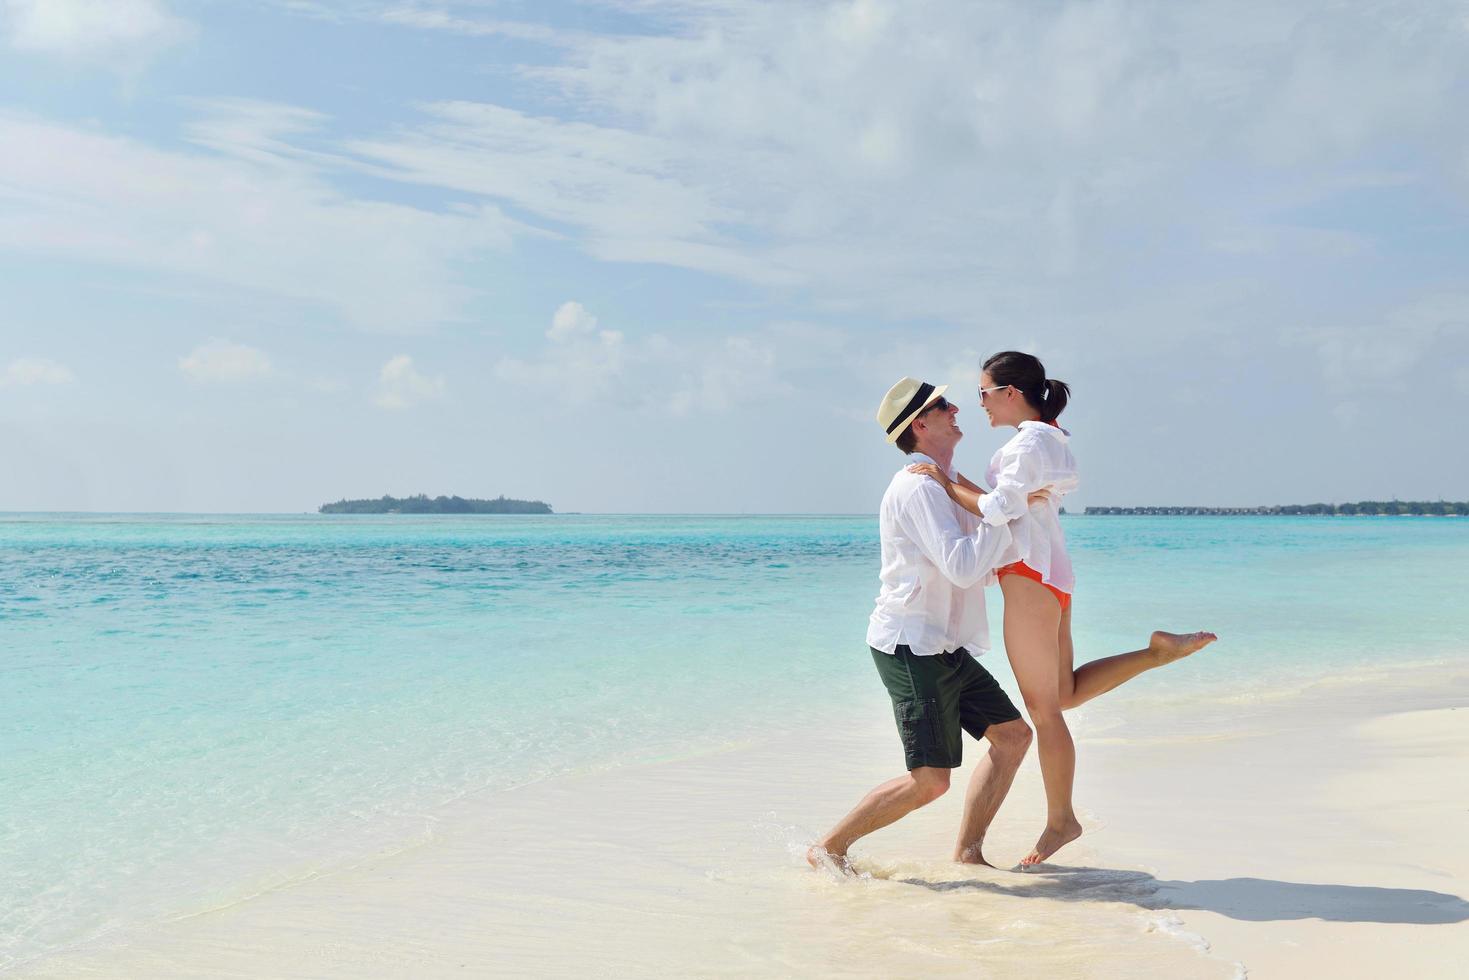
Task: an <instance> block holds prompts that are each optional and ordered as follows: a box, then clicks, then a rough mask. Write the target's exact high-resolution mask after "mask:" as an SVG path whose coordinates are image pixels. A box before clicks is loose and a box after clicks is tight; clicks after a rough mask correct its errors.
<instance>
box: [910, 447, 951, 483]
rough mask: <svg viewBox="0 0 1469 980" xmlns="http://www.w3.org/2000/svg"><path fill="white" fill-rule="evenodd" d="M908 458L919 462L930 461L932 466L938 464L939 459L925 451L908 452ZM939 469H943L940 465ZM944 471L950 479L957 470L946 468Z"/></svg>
mask: <svg viewBox="0 0 1469 980" xmlns="http://www.w3.org/2000/svg"><path fill="white" fill-rule="evenodd" d="M908 458H909V459H912V460H916V461H917V462H920V463H932V464H933V465H934V466H939V461H938V460H936V459H934V458H933V457H932V456H929V455H928V454H927V453H909V454H908ZM908 465H909V466H911V465H913V464H912V463H909V464H908ZM939 469H941V470H944V468H943V467H942V466H939ZM944 472H945V473H946V474H948V477H949V479H951V480H952V479H954V476H955V474H957V473H958V472H959V471H958V470H954V469H948V470H944Z"/></svg>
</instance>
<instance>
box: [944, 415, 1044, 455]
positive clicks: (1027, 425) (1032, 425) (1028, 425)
mask: <svg viewBox="0 0 1469 980" xmlns="http://www.w3.org/2000/svg"><path fill="white" fill-rule="evenodd" d="M1018 428H1021V429H1041V430H1043V431H1045V432H1049V433H1051V434H1052V435H1053V436H1055V437H1056V438H1057V439H1060V440H1061V441H1062V442H1065V441H1066V440H1067V439H1070V438H1071V433H1070V432H1067V431H1066V430H1065V429H1063V428H1061V427H1060V426H1059V425H1056V424H1055V423H1054V422H1034V421H1026V422H1021V423H1020V425H1019V426H1018ZM915 455H916V454H915Z"/></svg>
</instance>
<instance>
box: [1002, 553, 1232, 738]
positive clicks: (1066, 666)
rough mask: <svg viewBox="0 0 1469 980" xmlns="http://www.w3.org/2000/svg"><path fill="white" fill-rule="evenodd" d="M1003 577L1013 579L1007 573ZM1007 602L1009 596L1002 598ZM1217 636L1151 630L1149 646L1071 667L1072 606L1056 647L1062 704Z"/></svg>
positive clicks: (1071, 705) (1077, 701)
mask: <svg viewBox="0 0 1469 980" xmlns="http://www.w3.org/2000/svg"><path fill="white" fill-rule="evenodd" d="M1005 577H1006V578H1014V577H1015V576H1013V575H1007V576H1005ZM1005 601H1006V602H1007V603H1008V602H1009V597H1008V596H1007V597H1006V600H1005ZM1216 639H1218V637H1216V636H1215V635H1214V634H1213V633H1164V632H1163V631H1162V630H1158V631H1156V632H1154V633H1153V636H1152V638H1151V640H1150V641H1149V643H1148V645H1147V646H1146V647H1144V648H1143V649H1141V650H1133V651H1132V652H1131V653H1119V654H1117V655H1116V656H1112V657H1103V658H1102V659H1101V660H1093V661H1092V662H1091V663H1086V664H1082V665H1081V666H1080V667H1077V668H1076V669H1075V670H1073V669H1072V666H1071V665H1072V664H1073V663H1074V662H1075V661H1074V657H1075V655H1074V653H1073V652H1072V646H1071V607H1070V606H1069V605H1068V606H1067V607H1066V608H1065V610H1063V611H1062V613H1061V625H1060V629H1059V633H1058V636H1057V646H1058V647H1059V648H1060V654H1061V678H1060V679H1061V707H1062V709H1064V710H1067V711H1069V710H1070V709H1072V708H1074V707H1076V706H1077V705H1079V704H1085V703H1086V702H1088V701H1090V700H1091V699H1092V698H1094V697H1096V696H1097V695H1098V694H1106V693H1107V692H1108V691H1110V690H1112V689H1113V688H1114V687H1117V686H1118V685H1120V684H1123V683H1126V682H1127V681H1130V680H1132V679H1133V678H1134V677H1136V676H1137V675H1138V674H1141V673H1142V672H1143V671H1146V670H1152V669H1153V668H1154V667H1161V666H1163V665H1164V664H1171V663H1172V662H1173V661H1175V660H1178V659H1180V658H1182V657H1186V656H1188V655H1189V654H1191V653H1193V652H1194V651H1195V650H1198V649H1200V648H1201V647H1205V646H1208V645H1209V644H1210V643H1213V642H1214V641H1215V640H1216Z"/></svg>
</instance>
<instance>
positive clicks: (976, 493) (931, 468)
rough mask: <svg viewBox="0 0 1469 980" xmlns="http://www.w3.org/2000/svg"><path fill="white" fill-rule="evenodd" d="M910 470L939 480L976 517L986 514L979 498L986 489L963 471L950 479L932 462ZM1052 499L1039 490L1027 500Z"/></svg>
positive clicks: (1044, 500) (957, 501) (960, 504)
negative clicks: (981, 508) (955, 478)
mask: <svg viewBox="0 0 1469 980" xmlns="http://www.w3.org/2000/svg"><path fill="white" fill-rule="evenodd" d="M908 472H909V473H917V474H919V475H921V476H927V477H931V478H933V479H934V480H937V481H938V484H939V486H941V487H943V488H944V493H946V494H948V495H949V499H950V500H952V501H953V502H954V503H956V504H958V505H959V506H960V507H963V508H964V509H965V510H967V511H969V513H971V514H973V515H974V516H975V517H983V516H984V514H983V512H981V511H980V509H979V498H980V497H983V496H984V494H985V491H984V490H981V489H980V488H979V487H977V486H975V485H974V484H973V483H970V482H969V481H968V480H966V479H965V478H964V474H963V473H960V474H959V479H957V480H950V479H949V476H948V474H947V473H945V472H944V471H943V470H941V469H939V468H938V467H937V466H935V465H933V464H932V463H914V464H913V465H912V466H910V467H908ZM1050 499H1051V494H1050V492H1049V491H1047V490H1037V491H1035V492H1034V493H1032V494H1030V495H1029V496H1027V497H1026V501H1025V502H1026V504H1027V505H1029V506H1033V505H1035V504H1039V503H1044V502H1046V501H1048V500H1050Z"/></svg>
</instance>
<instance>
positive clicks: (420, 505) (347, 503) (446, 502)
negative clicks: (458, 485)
mask: <svg viewBox="0 0 1469 980" xmlns="http://www.w3.org/2000/svg"><path fill="white" fill-rule="evenodd" d="M318 510H319V511H320V512H321V513H323V514H549V513H551V512H552V511H551V505H550V504H546V503H542V502H541V501H539V500H515V499H512V498H510V497H504V496H501V497H496V498H495V499H494V500H475V499H472V498H468V499H467V498H464V497H457V496H456V497H442V496H441V497H430V496H429V495H428V494H424V493H420V494H418V495H417V496H414V497H403V498H398V497H389V496H386V495H384V496H382V497H379V498H378V499H376V500H338V501H337V502H336V503H334V504H322V505H321V507H320V508H318Z"/></svg>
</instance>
